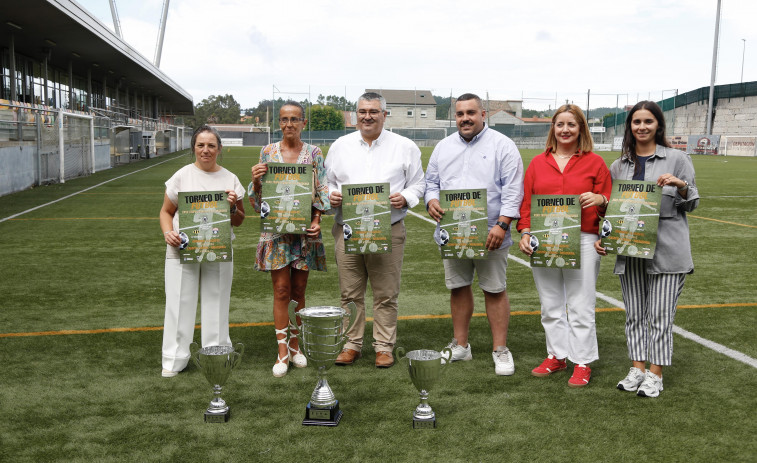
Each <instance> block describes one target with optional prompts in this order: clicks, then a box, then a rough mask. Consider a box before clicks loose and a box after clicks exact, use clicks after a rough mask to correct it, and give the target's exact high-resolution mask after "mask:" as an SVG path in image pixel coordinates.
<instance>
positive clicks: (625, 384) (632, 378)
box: [618, 367, 644, 392]
mask: <svg viewBox="0 0 757 463" xmlns="http://www.w3.org/2000/svg"><path fill="white" fill-rule="evenodd" d="M643 382H644V372H643V371H641V370H640V369H638V368H636V367H631V370H630V371H629V372H628V375H627V376H626V377H625V378H623V380H622V381H621V382H619V383H618V389H620V390H621V391H631V392H633V391H635V390H637V389H638V388H639V386H640V385H641V383H643Z"/></svg>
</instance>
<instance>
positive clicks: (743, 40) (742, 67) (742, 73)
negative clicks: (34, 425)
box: [741, 39, 746, 84]
mask: <svg viewBox="0 0 757 463" xmlns="http://www.w3.org/2000/svg"><path fill="white" fill-rule="evenodd" d="M741 41H742V42H743V44H744V46H743V48H742V49H741V83H742V84H743V83H744V54H745V53H746V39H741Z"/></svg>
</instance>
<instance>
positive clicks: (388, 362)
mask: <svg viewBox="0 0 757 463" xmlns="http://www.w3.org/2000/svg"><path fill="white" fill-rule="evenodd" d="M392 365H394V357H392V353H391V352H376V368H389V367H390V366H392Z"/></svg>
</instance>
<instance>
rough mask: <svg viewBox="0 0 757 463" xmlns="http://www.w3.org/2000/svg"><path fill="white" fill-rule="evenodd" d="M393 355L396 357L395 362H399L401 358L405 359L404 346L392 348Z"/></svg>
mask: <svg viewBox="0 0 757 463" xmlns="http://www.w3.org/2000/svg"><path fill="white" fill-rule="evenodd" d="M394 357H395V358H396V359H397V363H399V362H401V361H402V360H404V359H406V358H407V357H405V348H404V347H397V348H395V349H394Z"/></svg>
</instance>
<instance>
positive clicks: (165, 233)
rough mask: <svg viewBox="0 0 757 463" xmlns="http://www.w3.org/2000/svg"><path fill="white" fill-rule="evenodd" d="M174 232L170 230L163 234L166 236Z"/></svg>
mask: <svg viewBox="0 0 757 463" xmlns="http://www.w3.org/2000/svg"><path fill="white" fill-rule="evenodd" d="M172 231H173V230H168V231H167V232H163V234H164V235H167V234H169V233H171V232H172Z"/></svg>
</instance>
